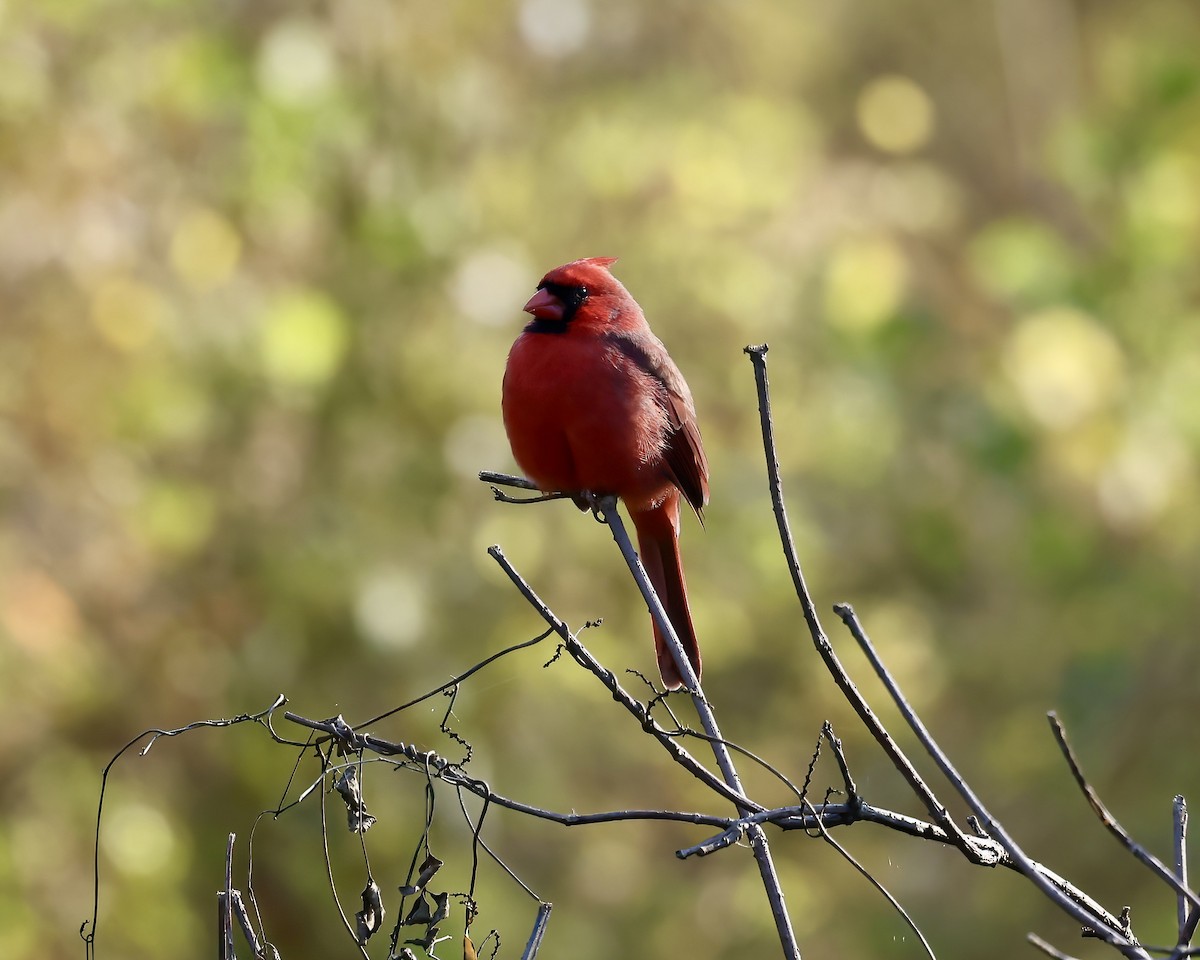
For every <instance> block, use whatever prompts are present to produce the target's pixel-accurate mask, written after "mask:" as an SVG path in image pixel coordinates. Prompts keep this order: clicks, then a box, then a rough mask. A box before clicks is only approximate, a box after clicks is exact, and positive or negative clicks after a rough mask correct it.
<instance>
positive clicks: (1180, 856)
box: [1171, 794, 1191, 948]
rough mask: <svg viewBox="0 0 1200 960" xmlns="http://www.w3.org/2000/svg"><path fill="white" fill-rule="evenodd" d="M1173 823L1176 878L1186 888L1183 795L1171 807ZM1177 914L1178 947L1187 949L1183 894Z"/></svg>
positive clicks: (1177, 897)
mask: <svg viewBox="0 0 1200 960" xmlns="http://www.w3.org/2000/svg"><path fill="white" fill-rule="evenodd" d="M1171 814H1172V817H1171V819H1172V822H1173V824H1174V827H1175V876H1176V877H1177V878H1178V880H1179V882H1180V883H1181V884H1183V885H1184V886H1185V887H1186V886H1187V885H1188V862H1187V825H1188V809H1187V800H1185V799H1184V798H1183V795H1182V794H1179V795H1177V796H1176V797H1175V800H1174V802H1173V803H1172V805H1171ZM1175 896H1176V904H1175V912H1176V915H1177V918H1178V920H1179V943H1178V946H1181V947H1185V948H1186V947H1187V946H1189V944H1190V940H1191V936H1190V934H1188V932H1187V925H1188V912H1189V911H1188V905H1187V899H1186V898H1185V897H1184V896H1183V894H1181V893H1177V894H1176V895H1175Z"/></svg>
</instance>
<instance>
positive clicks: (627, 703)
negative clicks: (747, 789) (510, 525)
mask: <svg viewBox="0 0 1200 960" xmlns="http://www.w3.org/2000/svg"><path fill="white" fill-rule="evenodd" d="M488 553H489V554H490V555H491V557H492V558H493V559H494V560H495V561H496V562H497V563H498V564H500V568H501V569H502V570H503V571H504V572H505V574H507V576H508V578H509V580H511V581H512V582H513V585H514V586H515V587H516V588H517V590H519V591H520V593H521V595H522V596H523V597H524V598H525V599H526V601H527V602H528V603H529V605H530V606H531V607H533V608H534V610H536V611H537V612H538V615H539V616H541V618H542V619H543V620H545V621H546V623H547V624H548V625H549V626H550V627H551V628H553V630H554V632H555V633H556V634H558V638H559V639H560V640H561V641H562V643H563V646H564V647H565V648H566V650H567V652H568V653H569V654H570V655H571V657H572V659H574V660H575V661H576V662H577V663H579V664H580V665H581V666H583V667H585V668H586V669H587V670H588V671H589V672H591V673H592V674H593V675H595V676H596V677H597V678H598V679H599V680H600V682H601V683H603V684H604V686H605V687H606V688H607V689H608V691H609V693H610V694H611V695H612V698H613V699H614V700H616V701H617V702H618V703H619V704H621V705H622V706H623V707H624V708H625V709H626V710H627V711H629V712H630V713H631V714H633V716H634V717H635V718H637V720H638V723H640V724H641V727H642V729H643V730H645V731H646V732H647V733H649V734H650V735H651V736H653V737H654V739H655V740H657V741H658V742H659V743H660V744H661V745H662V746H663V747H664V748H665V749H666V750H667V751H668V752H669V753H670V754H671V757H672V758H673V759H674V760H675V762H676V763H678V764H680V765H681V766H683V767H684V768H685V769H687V771H688V772H689V773H691V774H692V776H694V777H696V778H697V779H698V780H700V781H701V782H702V783H704V785H705V786H706V787H708V788H709V789H710V790H715V791H716V792H717V793H719V794H720V795H721V796H723V797H725V798H726V799H727V800H730V801H732V802H733V803H734V804H737V805H739V806H745V807H746V808H747V809H749V810H763V809H765V808H764V807H763V806H762V805H761V804H758V803H755V802H754V801H753V800H751V799H750V798H749V797H746V796H744V795H743V794H742V793H741V791H738V790H734V789H733V788H731V787H729V786H728V785H727V784H726V783H724V782H723V781H722V780H721V778H720V777H717V776H716V775H714V774H713V773H712V772H711V771H710V770H708V769H707V768H706V767H705V766H704V765H703V764H701V763H700V761H698V760H697V759H696V758H695V757H693V756H692V755H691V754H690V753H689V752H688V751H687V750H685V749H684V748H683V747H681V746H680V745H679V744H678V743H676V742H675V739H674V738H673V737H672V735H671V733H670V732H669V731H667V730H664V729H663V728H662V727H661V726H659V725H658V724H657V723H656V722H655V721H654V719H653V718H652V717H651V716H650V714H649V713H648V711H647V710H646V708H645V706H643V705H642V703H641V702H639V701H638V700H635V699H634V698H633V697H632V696H630V695H629V694H628V693H627V692H626V691H625V689H624V688H623V687H622V686H621V684H620V683H619V682H618V681H617V678H616V675H615V674H613V672H612V671H611V670H606V669H605V668H604V667H603V666H602V665H601V664H600V662H599V661H598V660H596V658H595V657H593V656H592V655H591V653H590V652H589V651H588V649H587V648H586V647H585V646H584V645H583V644H582V643H580V642H579V638H578V637H577V636H575V635H574V634H573V633H571V631H570V629H569V628H568V627H567V625H566V623H564V622H563V621H562V620H560V619H559V618H558V616H557V615H556V614H555V613H554V611H552V610H551V609H550V608H549V607H548V606H547V605H546V604H545V602H544V601H543V600H542V598H541V597H539V596H538V595H537V594H536V593H535V592H534V590H533V588H532V587H531V586H530V585H529V583H528V582H527V581H526V580H525V578H524V577H522V576H521V575H520V574H519V573H517V571H516V568H514V567H513V565H512V564H511V563H509V561H508V558H507V557H506V556H505V555H504V551H503V550H501V549H500V548H499V547H498V546H492V547H489V548H488Z"/></svg>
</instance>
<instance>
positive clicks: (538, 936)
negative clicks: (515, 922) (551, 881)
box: [521, 902, 553, 960]
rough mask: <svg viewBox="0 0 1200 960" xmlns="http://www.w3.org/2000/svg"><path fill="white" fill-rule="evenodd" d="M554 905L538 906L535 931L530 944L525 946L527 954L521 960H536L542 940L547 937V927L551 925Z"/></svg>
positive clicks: (531, 935)
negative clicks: (551, 911) (551, 913)
mask: <svg viewBox="0 0 1200 960" xmlns="http://www.w3.org/2000/svg"><path fill="white" fill-rule="evenodd" d="M552 907H553V904H550V903H545V902H543V903H542V904H540V905H539V906H538V912H537V919H536V920H535V921H534V923H533V931H532V932H531V933H530V934H529V942H528V943H526V944H525V952H524V953H522V954H521V960H534V957H536V956H537V952H538V950H540V949H541V946H542V938H543V937H545V935H546V925H547V924H549V923H550V910H551V908H552Z"/></svg>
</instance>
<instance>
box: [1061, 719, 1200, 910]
mask: <svg viewBox="0 0 1200 960" xmlns="http://www.w3.org/2000/svg"><path fill="white" fill-rule="evenodd" d="M1046 717H1047V719H1048V720H1049V721H1050V729H1051V730H1052V731H1053V732H1054V739H1055V740H1057V741H1058V746H1059V749H1060V750H1062V753H1063V756H1064V757H1065V758H1066V760H1067V766H1068V767H1070V768H1071V776H1072V777H1074V778H1075V783H1076V784H1078V786H1079V789H1080V790H1081V791H1082V792H1083V795H1084V797H1085V798H1086V799H1087V802H1088V805H1089V806H1090V807H1091V808H1092V812H1093V813H1094V814H1096V817H1097V819H1098V820H1099V821H1100V823H1101V824H1103V825H1104V827H1105V829H1107V830H1108V832H1109V833H1111V834H1112V835H1113V836H1114V837H1116V839H1117V841H1118V842H1119V843H1120V844H1121V845H1122V846H1123V847H1124V848H1125V849H1126V850H1128V851H1129V852H1130V853H1131V854H1133V856H1134V858H1135V859H1137V860H1138V861H1139V862H1141V863H1142V864H1144V865H1145V866H1146V867H1147V868H1149V870H1150V872H1151V873H1153V874H1154V875H1155V876H1156V877H1158V878H1159V879H1160V880H1162V881H1163V882H1164V883H1166V884H1167V885H1168V886H1169V887H1170V888H1171V889H1172V890H1174V891H1175V893H1176V894H1177V895H1178V896H1179V897H1182V898H1185V899H1186V900H1187V901H1188V902H1189V903H1190V904H1191V905H1192V908H1193V909H1196V908H1198V907H1200V896H1198V895H1197V894H1196V893H1195V891H1193V890H1189V889H1188V888H1187V885H1186V884H1185V883H1183V882H1182V881H1180V879H1179V877H1177V876H1176V875H1175V874H1174V873H1173V872H1172V871H1171V870H1170V869H1169V868H1168V867H1167V866H1166V864H1164V863H1163V862H1162V861H1161V860H1159V859H1158V857H1156V856H1155V855H1154V854H1152V853H1151V852H1150V851H1149V850H1147V849H1146V848H1145V847H1143V846H1142V845H1141V844H1140V843H1138V842H1137V841H1135V840H1134V839H1133V837H1131V836H1130V835H1129V832H1128V831H1127V830H1126V829H1125V828H1124V827H1123V826H1121V824H1120V823H1118V822H1117V818H1116V817H1114V816H1113V815H1112V814H1111V813H1110V812H1109V810H1108V808H1107V807H1106V806H1105V805H1104V803H1103V801H1101V799H1100V797H1099V796H1098V795H1097V793H1096V791H1095V790H1093V789H1092V785H1091V784H1090V783H1088V781H1087V778H1086V777H1084V775H1083V770H1082V769H1081V768H1080V766H1079V761H1078V760H1077V759H1076V758H1075V752H1074V751H1073V750H1072V749H1071V744H1070V743H1069V742H1068V741H1067V732H1066V730H1065V729H1063V725H1062V722H1061V721H1060V720H1059V719H1058V714H1056V713H1055V712H1054V711H1053V710H1051V711H1050V713H1048V714H1047V715H1046Z"/></svg>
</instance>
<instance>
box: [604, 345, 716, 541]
mask: <svg viewBox="0 0 1200 960" xmlns="http://www.w3.org/2000/svg"><path fill="white" fill-rule="evenodd" d="M611 339H612V341H613V343H614V345H615V346H616V347H617V349H618V350H620V351H621V353H623V354H624V355H625V356H626V357H628V358H629V359H630V360H632V361H633V362H634V363H635V364H637V366H638V368H639V369H641V370H643V371H645V372H646V373H648V374H649V375H650V376H651V377H652V378H653V379H654V380H655V381H657V383H658V385H659V387H660V390H659V397H658V399H659V402H660V403H661V404H662V407H663V410H664V412H665V413H666V415H667V422H668V423H669V424H670V426H671V433H670V436H669V437H668V439H667V447H666V450H665V451H664V453H663V460H664V465H665V467H666V470H667V476H668V478H669V479H670V481H671V482H672V483H673V484H674V485H675V486H676V487H678V488H679V491H680V492H681V493H682V494H683V496H684V499H685V500H687V502H688V503H689V504H691V506H692V509H693V510H695V511H696V515H697V516H698V517H700V518H701V519H703V511H704V507H705V504H707V503H708V457H706V456H705V455H704V444H703V442H702V441H701V439H700V428H699V426H697V424H696V407H695V405H694V404H693V403H692V392H691V390H689V389H688V385H687V381H686V380H684V379H683V374H682V373H680V372H679V368H678V367H677V366H675V362H674V361H673V360H672V359H671V357H670V355H669V354H668V353H667V349H666V347H664V346H663V345H662V341H660V340H659V339H658V338H657V337H655V336H654V335H653V334H649V335H648V336H646V335H643V336H639V335H628V334H614V335H612V336H611Z"/></svg>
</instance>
